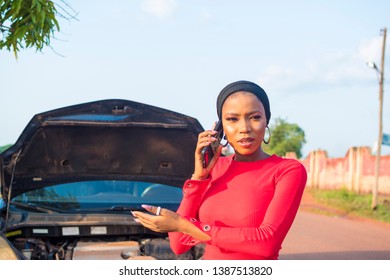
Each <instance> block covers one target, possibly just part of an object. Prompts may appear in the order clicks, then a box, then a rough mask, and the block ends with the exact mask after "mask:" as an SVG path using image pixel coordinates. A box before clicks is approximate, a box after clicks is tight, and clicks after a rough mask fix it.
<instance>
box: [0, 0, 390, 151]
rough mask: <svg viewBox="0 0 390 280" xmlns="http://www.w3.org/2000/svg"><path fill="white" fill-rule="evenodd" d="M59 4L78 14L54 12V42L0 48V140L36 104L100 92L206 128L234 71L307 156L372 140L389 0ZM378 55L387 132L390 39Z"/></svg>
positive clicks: (15, 131)
mask: <svg viewBox="0 0 390 280" xmlns="http://www.w3.org/2000/svg"><path fill="white" fill-rule="evenodd" d="M67 3H69V4H70V5H71V6H72V8H73V9H74V10H75V11H76V12H77V13H78V15H77V20H72V21H66V20H60V24H61V32H60V33H57V34H56V37H57V38H58V39H56V40H52V48H53V49H51V48H45V49H44V50H43V52H42V53H41V52H36V51H35V50H22V51H21V52H20V53H19V59H18V60H16V59H15V58H14V56H13V53H12V52H8V51H6V50H2V51H1V52H0V61H1V63H0V97H1V103H2V106H1V110H0V129H1V133H0V146H1V145H5V144H11V143H14V142H15V141H16V140H17V138H18V137H19V135H20V133H21V131H22V130H23V128H24V127H25V125H26V124H27V123H28V121H29V120H30V119H31V118H32V116H33V115H34V114H35V113H39V112H44V111H48V110H51V109H54V108H59V107H64V106H68V105H73V104H76V103H81V102H89V101H93V100H100V99H109V98H121V99H129V100H133V101H138V102H143V103H147V104H151V105H154V106H158V107H165V108H168V109H170V110H175V111H178V112H180V113H183V114H186V115H189V116H192V117H195V118H197V119H198V120H199V121H200V123H201V124H202V125H203V127H204V128H209V127H211V126H212V124H213V123H214V121H215V119H216V109H215V100H216V97H217V95H218V93H219V91H220V90H221V89H222V88H223V87H224V86H225V85H226V84H228V83H230V82H233V81H236V80H241V79H246V80H252V81H254V82H257V83H258V84H259V85H261V86H262V87H263V88H264V89H265V90H266V91H267V93H268V95H269V98H270V103H271V112H272V116H273V118H276V117H281V118H285V119H286V120H287V121H288V122H292V123H297V124H298V125H299V126H300V127H301V128H302V129H303V130H304V131H305V134H306V140H307V143H306V144H305V146H304V149H303V155H304V157H305V156H307V155H308V153H309V152H310V151H312V150H316V149H324V150H326V151H328V155H329V156H330V157H343V156H344V155H345V154H346V152H347V150H348V149H349V148H350V147H352V146H369V147H373V144H374V142H375V141H376V139H377V137H378V109H379V99H378V91H379V85H378V79H377V75H376V74H377V73H376V72H375V70H373V69H371V68H369V67H367V65H366V62H367V61H374V62H375V63H376V64H377V65H378V67H379V66H380V59H381V49H382V42H383V36H381V34H380V30H381V29H382V28H383V27H387V28H389V26H390V17H389V11H390V2H389V1H387V0H370V1H369V0H366V1H362V0H355V1H352V0H345V1H343V0H338V1H336V0H328V1H308V0H307V1H304V0H298V1H288V0H283V1H281V0H275V1H261V0H257V1H256V0H242V1H231V0H213V1H206V0H196V1H195V0H187V1H179V0H131V1H130V0H126V1H125V0H111V1H100V0H97V1H96V0H95V1H92V0H85V1H76V0H67ZM387 37H389V36H387ZM53 50H54V51H53ZM385 57H386V60H385V70H384V73H385V87H384V94H385V96H384V106H383V130H384V132H385V133H388V134H390V96H389V82H388V79H387V77H388V76H389V74H390V65H389V57H390V39H387V44H386V56H385ZM271 123H272V119H271ZM271 141H272V140H271ZM382 153H383V154H390V147H389V146H383V147H382Z"/></svg>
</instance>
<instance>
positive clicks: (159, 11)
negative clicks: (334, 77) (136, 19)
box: [141, 0, 177, 18]
mask: <svg viewBox="0 0 390 280" xmlns="http://www.w3.org/2000/svg"><path fill="white" fill-rule="evenodd" d="M141 7H142V10H143V11H144V12H146V13H148V14H151V15H153V16H156V17H158V18H168V17H170V16H172V15H173V14H174V13H175V12H176V10H177V3H176V0H144V1H143V2H142V4H141Z"/></svg>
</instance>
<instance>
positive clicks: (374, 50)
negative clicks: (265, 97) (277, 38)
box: [259, 36, 386, 91]
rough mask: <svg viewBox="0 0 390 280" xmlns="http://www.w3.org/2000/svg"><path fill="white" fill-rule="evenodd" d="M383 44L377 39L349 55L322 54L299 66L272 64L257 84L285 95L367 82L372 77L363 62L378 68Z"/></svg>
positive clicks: (345, 52)
mask: <svg viewBox="0 0 390 280" xmlns="http://www.w3.org/2000/svg"><path fill="white" fill-rule="evenodd" d="M382 43H383V38H382V37H381V36H379V37H374V38H371V39H369V40H366V41H364V42H362V43H361V44H360V45H359V46H357V47H356V48H355V50H352V51H348V50H347V51H345V50H344V51H337V52H327V53H326V52H324V53H322V54H321V55H320V56H316V57H310V58H307V59H306V60H305V61H302V62H300V63H299V64H296V63H295V64H291V65H280V64H273V65H270V66H269V67H268V68H267V69H265V70H264V71H263V72H262V73H261V76H260V77H261V78H260V81H259V82H260V83H261V84H263V85H264V86H266V87H272V88H274V89H278V90H283V91H285V90H290V89H294V88H301V87H306V86H310V85H312V84H317V85H323V86H338V85H345V84H358V83H361V82H362V81H364V80H366V81H369V80H372V79H373V76H372V75H370V71H371V70H370V69H369V68H368V67H367V65H366V62H367V61H373V62H375V63H376V64H377V65H378V63H379V62H380V56H381V51H382ZM378 66H379V65H378ZM385 72H386V70H385Z"/></svg>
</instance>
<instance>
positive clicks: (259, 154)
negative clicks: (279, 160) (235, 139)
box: [234, 148, 270, 162]
mask: <svg viewBox="0 0 390 280" xmlns="http://www.w3.org/2000/svg"><path fill="white" fill-rule="evenodd" d="M269 157H270V155H268V154H266V153H265V152H264V151H263V150H262V149H261V148H260V149H259V150H258V151H257V152H255V153H253V154H250V155H242V154H238V153H236V154H235V155H234V160H235V161H246V162H251V161H258V160H263V159H267V158H269Z"/></svg>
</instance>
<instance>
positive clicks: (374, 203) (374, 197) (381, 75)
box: [371, 27, 387, 210]
mask: <svg viewBox="0 0 390 280" xmlns="http://www.w3.org/2000/svg"><path fill="white" fill-rule="evenodd" d="M381 31H382V32H383V44H382V60H381V68H380V69H379V70H378V68H376V66H375V68H376V70H377V71H378V72H379V135H378V148H377V151H376V162H375V184H374V188H373V189H372V203H371V208H372V209H373V210H376V209H377V207H378V186H379V175H380V160H381V149H382V138H383V131H382V115H383V114H382V112H383V80H384V71H385V48H386V32H387V29H386V27H385V28H383V29H382V30H381ZM374 65H375V64H374Z"/></svg>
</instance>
